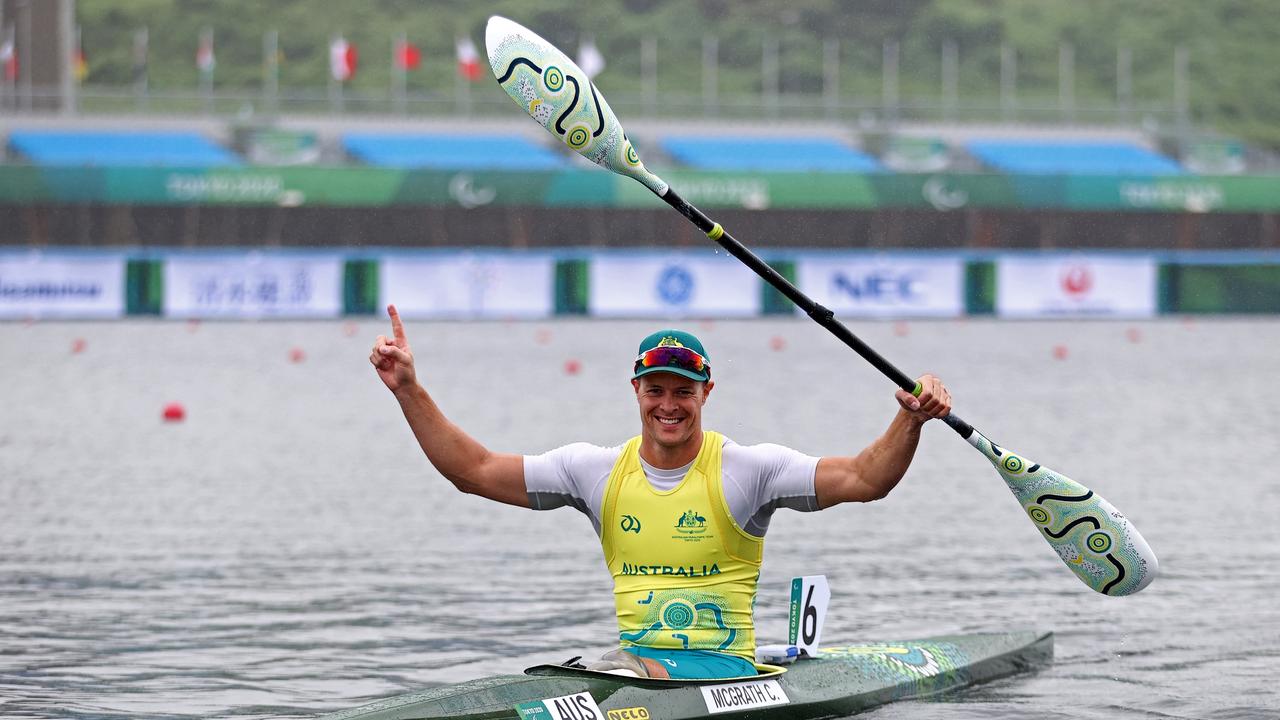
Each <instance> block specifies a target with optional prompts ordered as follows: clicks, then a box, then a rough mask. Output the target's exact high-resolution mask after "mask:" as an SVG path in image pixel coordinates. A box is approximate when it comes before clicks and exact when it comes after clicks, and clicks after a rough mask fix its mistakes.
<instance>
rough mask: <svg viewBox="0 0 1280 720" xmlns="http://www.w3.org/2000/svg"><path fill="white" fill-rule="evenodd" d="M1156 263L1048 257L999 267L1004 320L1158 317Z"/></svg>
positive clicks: (1010, 260) (1006, 260)
mask: <svg viewBox="0 0 1280 720" xmlns="http://www.w3.org/2000/svg"><path fill="white" fill-rule="evenodd" d="M1156 278H1157V270H1156V261H1155V259H1154V258H1151V257H1138V256H1135V257H1119V256H1117V257H1107V256H1102V255H1046V256H1026V257H1002V258H1000V259H999V260H997V261H996V313H997V314H998V315H1000V316H1001V317H1010V318H1019V317H1151V316H1154V315H1155V314H1156V309H1157V308H1156V305H1157V303H1156V292H1157V289H1156V283H1157V280H1156Z"/></svg>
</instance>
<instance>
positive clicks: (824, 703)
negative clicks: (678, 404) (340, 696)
mask: <svg viewBox="0 0 1280 720" xmlns="http://www.w3.org/2000/svg"><path fill="white" fill-rule="evenodd" d="M1052 658H1053V634H1052V633H1040V632H1029V631H1028V632H1009V633H991V634H974V635H956V636H945V637H933V638H927V639H923V640H908V641H900V642H875V643H868V644H864V645H847V646H841V647H827V648H822V649H821V650H820V651H818V653H817V655H816V656H815V657H801V658H800V659H799V660H797V661H796V662H795V663H793V664H791V665H788V666H786V667H785V668H783V667H772V666H762V668H764V669H762V672H761V674H760V675H757V676H753V677H750V678H738V679H734V680H694V681H689V680H680V681H675V680H653V679H648V678H632V677H623V676H618V675H611V674H608V673H602V672H595V671H591V670H584V669H581V668H574V667H568V666H563V665H538V666H535V667H531V668H529V669H528V670H525V671H524V674H523V675H499V676H496V677H489V678H482V679H479V680H471V681H468V682H464V683H459V684H457V685H447V686H443V687H437V688H431V689H429V690H423V691H421V692H415V693H410V694H408V695H401V696H398V697H393V698H388V699H386V700H380V701H378V702H374V703H372V704H369V705H365V706H362V707H357V708H353V709H350V710H343V711H340V712H336V713H332V714H329V715H325V716H324V717H323V718H322V720H413V719H420V720H428V719H433V720H434V719H436V718H440V719H444V718H449V719H450V720H481V719H482V718H483V719H484V720H499V719H504V720H505V719H510V720H681V719H686V718H709V717H714V718H716V719H717V720H733V719H736V718H748V717H749V718H752V720H763V719H764V718H787V719H791V720H794V719H798V718H827V717H835V716H841V715H850V714H853V713H857V712H861V711H864V710H868V709H870V708H873V707H876V706H878V705H883V704H885V703H889V702H893V701H895V700H906V699H912V698H921V697H927V696H933V695H938V694H941V693H944V692H949V691H953V690H957V689H959V688H963V687H966V686H969V685H974V684H977V683H982V682H988V681H991V680H996V679H999V678H1003V677H1008V676H1010V675H1014V674H1017V673H1021V672H1025V671H1028V670H1032V669H1034V668H1037V667H1040V666H1043V665H1046V664H1048V663H1049V662H1050V661H1051V660H1052Z"/></svg>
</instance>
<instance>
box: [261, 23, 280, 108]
mask: <svg viewBox="0 0 1280 720" xmlns="http://www.w3.org/2000/svg"><path fill="white" fill-rule="evenodd" d="M279 54H280V33H279V31H276V30H268V31H267V32H265V33H264V34H263V36H262V62H263V64H262V105H263V108H264V109H265V110H266V112H267V113H268V114H269V115H271V116H272V117H275V116H276V115H278V114H279V112H280V65H279V58H278V56H279Z"/></svg>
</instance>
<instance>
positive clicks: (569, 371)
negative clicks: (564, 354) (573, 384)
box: [564, 358, 582, 375]
mask: <svg viewBox="0 0 1280 720" xmlns="http://www.w3.org/2000/svg"><path fill="white" fill-rule="evenodd" d="M580 372H582V363H580V362H578V360H577V359H575V358H569V359H568V360H565V361H564V374H565V375H577V374H578V373H580Z"/></svg>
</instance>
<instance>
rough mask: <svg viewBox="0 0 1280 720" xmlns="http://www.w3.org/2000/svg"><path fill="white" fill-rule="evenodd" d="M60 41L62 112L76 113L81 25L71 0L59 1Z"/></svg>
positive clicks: (65, 113) (64, 113)
mask: <svg viewBox="0 0 1280 720" xmlns="http://www.w3.org/2000/svg"><path fill="white" fill-rule="evenodd" d="M58 25H59V32H58V35H59V38H60V39H59V42H58V50H59V52H60V53H61V54H62V69H61V71H60V72H59V73H58V75H59V78H58V79H59V81H60V83H59V84H60V85H61V86H62V103H61V105H62V107H61V110H62V114H63V115H74V114H75V113H76V78H75V65H76V54H77V52H78V50H79V48H80V26H78V25H76V18H75V10H74V8H72V7H71V0H61V1H60V2H59V3H58Z"/></svg>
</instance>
